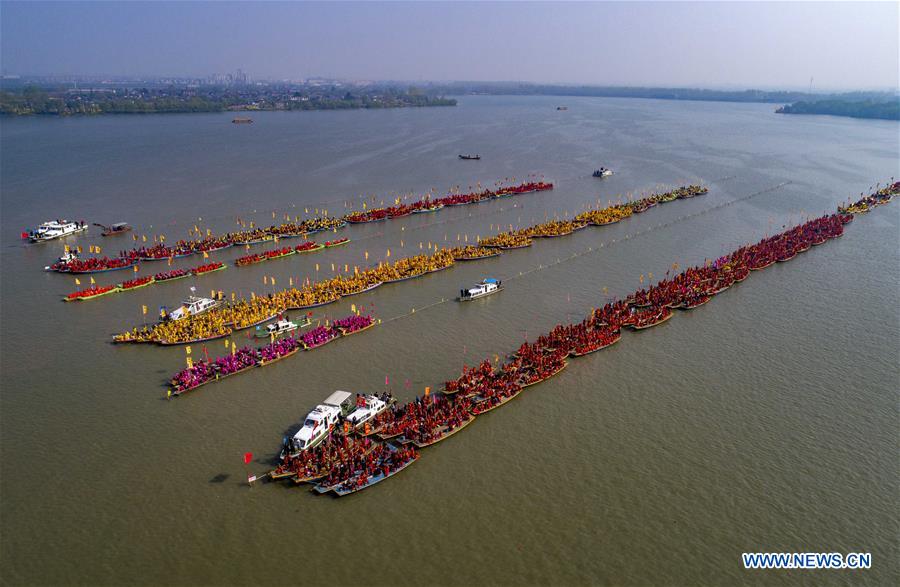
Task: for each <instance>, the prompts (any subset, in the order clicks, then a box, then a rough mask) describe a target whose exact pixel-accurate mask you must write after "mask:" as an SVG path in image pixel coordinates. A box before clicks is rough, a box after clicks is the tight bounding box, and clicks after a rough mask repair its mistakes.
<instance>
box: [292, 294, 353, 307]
mask: <svg viewBox="0 0 900 587" xmlns="http://www.w3.org/2000/svg"><path fill="white" fill-rule="evenodd" d="M339 299H341V297H340V296H338V297H336V298H334V299H331V300H325V301H324V302H316V303H315V304H307V305H305V306H290V307H288V308H287V309H288V310H306V309H309V308H318V307H319V306H326V305H328V304H333V303H334V302H336V301H338V300H339Z"/></svg>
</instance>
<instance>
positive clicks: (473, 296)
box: [459, 277, 503, 302]
mask: <svg viewBox="0 0 900 587" xmlns="http://www.w3.org/2000/svg"><path fill="white" fill-rule="evenodd" d="M502 289H503V282H501V281H500V280H499V279H494V278H493V277H488V278H487V279H483V280H482V281H481V283H479V284H477V285H475V286H474V287H470V288H469V289H461V290H459V301H461V302H468V301H470V300H477V299H478V298H483V297H485V296H489V295H491V294H495V293H497V292H498V291H501V290H502Z"/></svg>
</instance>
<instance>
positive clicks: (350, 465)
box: [269, 183, 900, 496]
mask: <svg viewBox="0 0 900 587" xmlns="http://www.w3.org/2000/svg"><path fill="white" fill-rule="evenodd" d="M897 194H900V183H898V184H893V185H892V186H891V187H890V188H889V189H888V191H887V192H886V193H885V194H882V195H881V196H879V202H880V203H886V202H887V201H890V200H889V197H893V196H894V195H897ZM867 205H869V206H871V204H867ZM852 219H853V216H852V214H848V213H846V210H845V209H844V208H842V209H841V212H839V213H837V214H831V215H827V216H823V217H820V218H816V219H814V220H811V221H808V222H805V223H803V224H801V225H798V226H795V227H792V228H790V229H788V230H786V231H784V232H782V233H779V234H777V235H775V236H772V237H767V238H765V239H763V240H761V241H759V242H757V243H756V244H753V245H748V246H744V247H741V248H739V249H737V250H735V251H733V252H732V253H730V254H728V255H725V256H723V257H720V258H719V259H716V260H714V261H707V262H706V263H705V264H704V265H703V266H697V267H691V268H689V269H686V270H684V271H682V272H680V273H678V274H676V275H674V276H672V277H668V276H667V277H666V278H665V279H663V280H661V281H659V282H657V283H656V284H654V285H652V286H650V287H648V288H645V289H641V290H639V291H636V292H634V293H633V294H630V295H629V296H627V297H626V298H625V299H621V300H615V301H611V302H608V303H606V304H605V305H604V306H603V307H601V308H598V309H595V310H593V311H592V312H591V314H590V315H589V316H588V317H587V318H586V319H585V320H583V321H582V322H580V323H577V324H568V325H558V326H556V327H555V328H554V329H553V330H551V331H550V332H549V333H547V334H544V335H541V336H539V337H538V338H537V339H536V340H535V341H534V342H526V343H523V344H522V345H521V346H520V347H519V348H518V350H516V351H515V352H514V353H513V354H512V355H510V357H509V358H508V359H507V360H506V361H505V362H503V364H498V365H496V366H495V365H494V363H492V362H491V360H490V359H485V360H484V361H482V362H481V363H480V364H479V365H478V366H476V367H474V368H472V369H468V368H466V367H464V368H463V373H462V375H461V376H460V377H458V378H456V379H454V380H451V381H447V382H446V383H445V384H444V388H443V390H442V391H443V393H442V394H435V395H431V396H429V394H428V391H427V389H426V395H425V396H424V397H417V398H416V399H414V400H413V401H411V402H409V403H407V404H403V405H398V404H396V403H394V402H386V401H383V398H381V399H382V403H381V404H378V405H377V406H378V407H377V410H370V412H372V411H377V412H378V413H376V414H375V415H373V416H371V417H369V418H367V419H366V421H365V423H364V424H363V425H359V424H358V423H357V422H356V421H354V422H353V423H348V422H347V420H346V416H345V415H344V414H348V415H349V413H352V411H349V412H348V410H347V407H348V406H346V405H345V404H344V403H343V402H344V400H346V399H348V398H349V394H347V393H346V392H337V394H333V395H332V396H331V397H330V398H329V399H328V400H326V402H325V404H323V405H319V406H317V407H316V409H314V410H313V412H310V415H309V416H308V417H307V418H306V420H305V421H304V424H303V427H302V428H301V429H300V432H298V433H297V434H296V435H294V437H292V438H287V439H285V441H284V443H283V448H282V451H281V456H280V461H281V462H280V464H279V465H278V466H277V467H276V468H275V469H274V470H272V471H271V472H270V473H269V477H270V478H272V479H290V480H292V481H293V482H294V483H309V484H312V486H313V490H314V491H315V492H317V493H333V494H335V495H337V496H343V495H348V494H350V493H355V492H357V491H360V490H362V489H365V488H367V487H371V486H372V485H374V484H376V483H379V482H380V481H383V480H384V479H387V478H389V477H391V476H393V475H394V474H396V473H398V472H399V471H401V470H403V469H405V468H406V467H407V466H409V465H410V464H412V463H413V462H415V461H416V460H417V459H418V458H419V453H418V449H422V448H425V447H428V446H431V445H433V444H436V443H438V442H440V441H442V440H445V439H447V438H449V437H450V436H452V435H453V434H455V433H456V432H458V431H459V430H461V429H463V428H464V427H466V426H468V425H469V424H470V423H471V422H472V421H473V420H474V419H475V418H476V417H477V416H479V415H483V414H485V413H486V412H488V411H491V410H493V409H496V408H498V407H500V406H502V405H504V404H506V403H507V402H509V401H511V400H512V399H514V398H515V397H517V396H518V395H519V394H520V393H521V392H522V391H523V390H524V389H526V388H527V387H530V386H532V385H535V384H537V383H540V382H542V381H545V380H546V379H548V378H550V377H553V376H554V375H556V374H557V373H559V372H560V371H562V370H563V369H564V368H565V367H566V365H567V362H568V359H569V358H571V357H581V356H585V355H587V354H591V353H594V352H597V351H599V350H602V349H605V348H607V347H609V346H611V345H613V344H615V343H617V342H618V341H619V340H620V339H621V336H622V330H624V329H631V330H646V329H648V328H652V327H654V326H658V325H660V324H662V323H664V322H666V321H667V320H669V319H671V317H672V316H673V315H674V311H675V310H682V311H690V310H692V309H695V308H697V307H699V306H701V305H703V304H705V303H707V302H708V301H709V300H710V299H711V298H712V297H713V296H715V295H717V294H720V293H722V292H724V291H726V290H727V289H729V288H730V287H732V286H733V285H735V284H737V283H739V282H741V281H744V280H745V279H747V277H749V275H750V274H751V272H753V271H759V270H762V269H764V268H766V267H769V266H771V265H772V264H773V263H776V262H787V261H789V260H791V259H793V258H794V257H795V256H796V255H797V254H800V253H802V252H804V251H808V250H809V249H810V248H812V247H814V246H817V245H821V244H823V243H825V242H827V241H828V240H830V239H834V238H838V237H840V236H841V235H842V234H843V232H844V226H845V225H846V224H847V223H849V222H850V221H851V220H852ZM495 361H496V362H498V363H499V361H498V360H497V359H495ZM373 398H375V396H359V395H358V396H357V404H356V407H358V406H361V405H363V404H366V403H367V402H369V401H371V400H372V399H373ZM356 407H355V408H354V409H356ZM326 414H328V415H326ZM301 433H302V434H301ZM298 435H299V436H298ZM400 451H405V452H400ZM398 452H400V454H402V458H397V459H393V458H392V455H395V454H397V453H398Z"/></svg>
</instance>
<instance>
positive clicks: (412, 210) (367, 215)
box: [344, 181, 553, 224]
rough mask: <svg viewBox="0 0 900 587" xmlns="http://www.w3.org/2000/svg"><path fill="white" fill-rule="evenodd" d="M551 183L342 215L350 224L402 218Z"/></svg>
mask: <svg viewBox="0 0 900 587" xmlns="http://www.w3.org/2000/svg"><path fill="white" fill-rule="evenodd" d="M552 189H553V184H552V183H550V182H545V181H530V182H525V183H522V184H519V185H516V186H508V187H501V188H497V189H495V190H490V189H485V190H482V191H480V192H472V193H468V194H451V195H449V196H444V197H443V198H428V197H425V198H422V199H420V200H418V201H416V202H413V203H411V204H401V203H397V204H396V205H394V206H388V207H384V208H373V209H371V210H362V211H357V212H351V213H349V214H347V215H345V216H344V220H346V221H347V222H349V223H350V224H363V223H367V222H378V221H380V220H387V219H389V218H402V217H404V216H409V215H410V214H428V213H431V212H437V211H438V210H441V209H442V208H444V207H445V206H465V205H468V204H477V203H479V202H484V201H486V200H492V199H497V198H505V197H509V196H518V195H521V194H529V193H533V192H540V191H545V190H552Z"/></svg>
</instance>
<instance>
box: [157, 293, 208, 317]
mask: <svg viewBox="0 0 900 587" xmlns="http://www.w3.org/2000/svg"><path fill="white" fill-rule="evenodd" d="M219 303H220V302H217V301H216V300H214V299H212V298H201V297H198V296H190V297H188V299H186V300H185V301H183V302H181V307H179V308H176V309H174V310H172V311H171V312H169V313H167V314H166V317H165V319H166V320H181V319H182V318H187V317H188V316H196V315H198V314H202V313H203V312H206V311H207V310H211V309H213V308H215V307H216V306H218V305H219Z"/></svg>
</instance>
